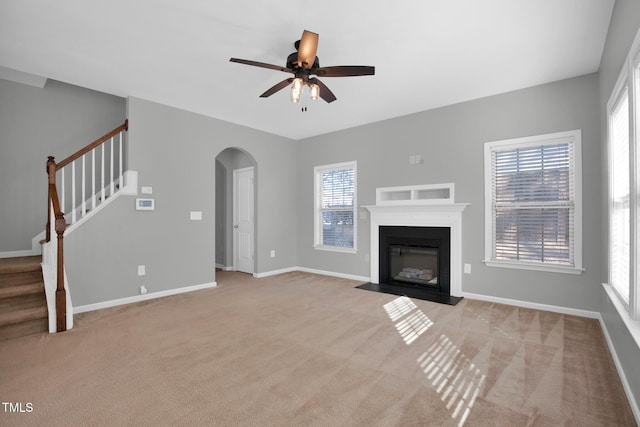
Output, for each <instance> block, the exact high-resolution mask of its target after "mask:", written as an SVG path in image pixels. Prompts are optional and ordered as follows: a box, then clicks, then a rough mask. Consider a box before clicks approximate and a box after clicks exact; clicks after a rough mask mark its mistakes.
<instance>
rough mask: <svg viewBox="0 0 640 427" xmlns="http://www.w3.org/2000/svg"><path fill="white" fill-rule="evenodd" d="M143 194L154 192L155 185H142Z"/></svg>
mask: <svg viewBox="0 0 640 427" xmlns="http://www.w3.org/2000/svg"><path fill="white" fill-rule="evenodd" d="M140 192H141V193H142V194H153V187H140Z"/></svg>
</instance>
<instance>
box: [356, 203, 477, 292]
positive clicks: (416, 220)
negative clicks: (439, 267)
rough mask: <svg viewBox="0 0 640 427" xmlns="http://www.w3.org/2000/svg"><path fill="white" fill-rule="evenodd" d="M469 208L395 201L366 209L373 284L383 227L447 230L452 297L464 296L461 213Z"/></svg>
mask: <svg viewBox="0 0 640 427" xmlns="http://www.w3.org/2000/svg"><path fill="white" fill-rule="evenodd" d="M414 203H415V202H414ZM468 205H469V203H452V202H445V203H433V201H432V202H431V203H426V204H411V203H407V204H402V203H401V202H400V203H398V202H396V203H394V204H377V205H374V206H363V207H364V208H366V209H367V210H368V211H369V212H370V217H371V229H370V232H371V236H370V241H371V251H370V261H371V282H372V283H378V281H379V271H380V270H379V261H380V259H379V228H380V226H411V227H448V228H450V229H451V276H450V279H451V295H452V296H457V297H459V296H462V211H463V210H464V209H465V208H466V207H467V206H468Z"/></svg>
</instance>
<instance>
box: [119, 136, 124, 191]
mask: <svg viewBox="0 0 640 427" xmlns="http://www.w3.org/2000/svg"><path fill="white" fill-rule="evenodd" d="M123 133H124V131H122V132H120V142H119V144H118V172H119V173H120V176H119V177H118V184H120V189H121V190H122V188H123V187H124V183H123V182H122V134H123Z"/></svg>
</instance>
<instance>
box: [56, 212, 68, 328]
mask: <svg viewBox="0 0 640 427" xmlns="http://www.w3.org/2000/svg"><path fill="white" fill-rule="evenodd" d="M66 228H67V221H66V220H65V219H64V214H63V213H62V212H56V223H55V230H56V234H57V235H58V266H57V273H56V324H57V328H56V329H57V331H58V332H62V331H66V330H67V292H66V291H65V289H64V250H63V246H62V245H63V242H64V230H65V229H66Z"/></svg>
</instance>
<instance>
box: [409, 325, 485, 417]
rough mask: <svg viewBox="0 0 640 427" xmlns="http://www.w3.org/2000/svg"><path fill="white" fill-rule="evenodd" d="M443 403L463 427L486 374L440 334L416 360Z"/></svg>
mask: <svg viewBox="0 0 640 427" xmlns="http://www.w3.org/2000/svg"><path fill="white" fill-rule="evenodd" d="M417 362H418V364H419V365H420V367H421V368H423V369H424V373H425V374H426V375H427V378H428V379H429V380H430V381H431V385H432V386H434V387H435V388H436V392H437V393H438V394H439V395H440V400H442V401H443V402H445V403H446V408H447V409H448V410H449V411H451V418H453V419H454V420H455V419H456V418H458V416H459V422H458V426H460V427H461V426H463V425H464V422H465V421H466V419H467V417H468V416H469V413H470V412H471V408H473V404H474V402H475V400H476V397H477V396H478V394H479V393H480V390H481V389H482V386H483V384H484V380H485V378H486V375H485V374H483V373H482V372H481V371H480V369H478V368H477V367H476V366H475V365H474V363H473V362H471V360H469V358H467V357H466V356H465V355H464V354H463V353H462V352H461V351H460V349H459V348H458V347H457V346H456V345H455V344H454V343H453V342H451V340H450V339H449V338H448V337H447V336H446V335H444V334H443V335H441V336H440V338H438V340H437V341H436V342H434V343H433V344H432V345H431V347H429V348H428V349H427V351H425V352H424V353H423V354H422V355H421V356H420V357H419V358H418V360H417Z"/></svg>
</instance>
